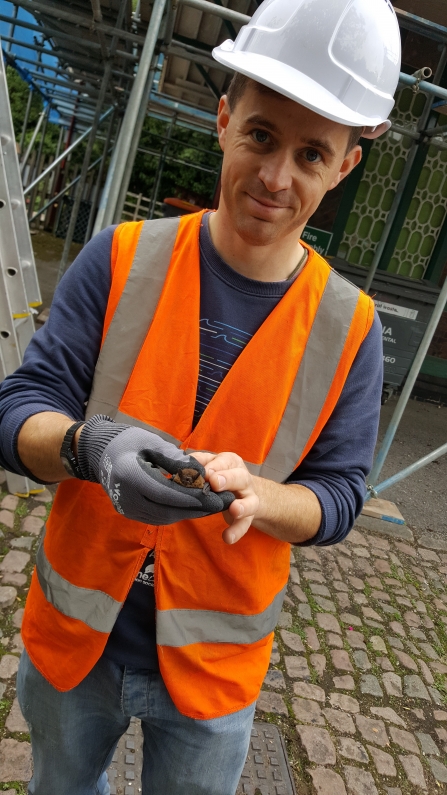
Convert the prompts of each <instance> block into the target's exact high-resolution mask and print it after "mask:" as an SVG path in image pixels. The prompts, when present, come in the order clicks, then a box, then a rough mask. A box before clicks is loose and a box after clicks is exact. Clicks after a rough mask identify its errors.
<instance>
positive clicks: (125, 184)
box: [113, 61, 156, 224]
mask: <svg viewBox="0 0 447 795" xmlns="http://www.w3.org/2000/svg"><path fill="white" fill-rule="evenodd" d="M155 66H156V64H155V63H154V61H153V62H152V67H151V68H150V70H149V73H148V76H147V80H146V85H145V88H144V94H143V101H142V102H141V104H140V107H139V108H138V115H137V120H136V123H135V130H134V134H133V136H132V140H131V144H130V149H129V152H128V155H127V159H126V165H125V169H124V174H123V178H122V182H121V188H120V192H119V195H118V199H117V202H116V208H115V214H114V217H113V222H114V223H115V224H119V222H120V220H121V214H122V212H123V209H124V202H125V201H126V196H127V191H128V189H129V182H130V178H131V176H132V169H133V166H134V163H135V158H136V156H137V149H138V144H139V142H140V138H141V133H142V130H143V124H144V120H145V118H146V114H147V106H148V102H149V95H150V92H151V88H152V83H153V81H154V74H155Z"/></svg>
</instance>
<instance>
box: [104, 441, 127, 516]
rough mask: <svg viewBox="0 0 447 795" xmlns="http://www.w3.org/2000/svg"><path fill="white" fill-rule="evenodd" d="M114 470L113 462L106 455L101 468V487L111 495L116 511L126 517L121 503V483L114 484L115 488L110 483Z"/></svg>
mask: <svg viewBox="0 0 447 795" xmlns="http://www.w3.org/2000/svg"><path fill="white" fill-rule="evenodd" d="M112 469H113V467H112V462H111V460H110V458H109V456H108V455H106V456H105V457H104V461H103V462H102V466H101V485H102V487H103V489H104V491H106V492H107V494H108V495H109V497H110V499H111V501H112V503H113V507H114V508H115V510H116V511H117V512H118V513H121V514H123V515H124V511H123V509H122V508H121V505H120V501H119V500H120V496H121V491H120V487H121V483H114V484H113V486H111V485H110V481H111V480H112ZM104 470H105V472H104Z"/></svg>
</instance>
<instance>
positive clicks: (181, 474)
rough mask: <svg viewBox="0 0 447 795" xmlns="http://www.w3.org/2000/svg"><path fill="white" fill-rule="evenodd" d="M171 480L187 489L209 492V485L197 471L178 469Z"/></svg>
mask: <svg viewBox="0 0 447 795" xmlns="http://www.w3.org/2000/svg"><path fill="white" fill-rule="evenodd" d="M172 480H173V481H174V483H178V484H179V485H180V486H184V487H185V488H187V489H203V490H204V491H205V492H208V491H209V490H210V485H209V483H207V482H206V481H205V478H204V477H202V475H201V474H200V472H198V471H197V469H179V471H178V472H177V474H176V475H174V477H173V478H172Z"/></svg>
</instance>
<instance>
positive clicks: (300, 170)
mask: <svg viewBox="0 0 447 795" xmlns="http://www.w3.org/2000/svg"><path fill="white" fill-rule="evenodd" d="M217 126H218V133H219V141H220V145H221V147H222V150H223V152H224V159H223V166H222V199H221V201H223V202H224V204H225V208H226V211H227V213H228V214H229V216H230V218H231V221H232V224H233V226H234V228H235V230H236V231H237V232H238V234H239V235H240V237H242V239H243V240H244V241H245V242H246V243H248V244H251V245H255V246H264V245H269V244H271V243H274V242H275V241H276V240H279V239H282V238H284V237H285V236H287V235H289V234H291V233H293V232H295V230H298V233H299V234H301V230H302V228H303V227H304V226H305V224H306V222H307V220H308V219H309V218H310V216H311V215H312V214H313V213H314V212H315V210H316V209H317V207H318V205H319V204H320V202H321V200H322V198H323V196H324V194H325V193H326V191H328V190H331V188H335V186H336V185H338V183H339V182H340V180H341V179H343V177H345V176H347V174H349V172H350V171H351V170H352V169H353V168H354V166H355V165H357V163H358V162H359V160H360V158H361V148H360V147H359V146H356V147H354V149H352V150H351V151H350V152H348V153H347V154H346V148H347V145H348V139H349V132H350V130H349V128H348V127H346V126H345V125H342V124H337V123H336V122H333V121H330V120H329V119H325V118H324V117H323V116H318V115H317V114H316V113H314V112H313V111H311V110H308V109H307V108H305V107H303V106H302V105H299V104H298V103H297V102H293V101H292V100H290V99H287V98H286V97H282V96H279V95H278V94H275V93H273V92H268V93H263V92H261V91H258V90H257V88H256V84H253V83H250V84H249V85H248V86H247V88H246V90H245V92H244V95H243V96H242V97H241V99H240V100H239V102H238V103H237V105H236V107H235V108H234V111H233V112H232V113H231V112H230V109H229V106H228V102H227V100H226V98H225V97H223V98H222V99H221V101H220V106H219V113H218V122H217Z"/></svg>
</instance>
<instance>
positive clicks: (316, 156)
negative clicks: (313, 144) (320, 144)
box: [304, 149, 321, 163]
mask: <svg viewBox="0 0 447 795" xmlns="http://www.w3.org/2000/svg"><path fill="white" fill-rule="evenodd" d="M304 156H305V158H306V160H307V161H308V163H318V162H319V161H320V160H321V155H320V153H319V152H317V150H316V149H306V151H305V153H304Z"/></svg>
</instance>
